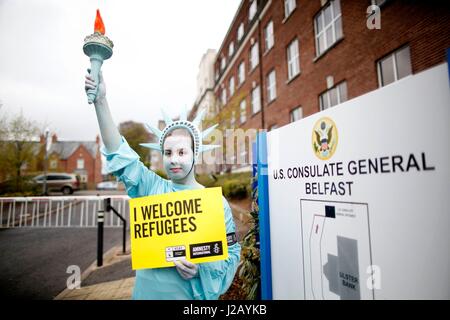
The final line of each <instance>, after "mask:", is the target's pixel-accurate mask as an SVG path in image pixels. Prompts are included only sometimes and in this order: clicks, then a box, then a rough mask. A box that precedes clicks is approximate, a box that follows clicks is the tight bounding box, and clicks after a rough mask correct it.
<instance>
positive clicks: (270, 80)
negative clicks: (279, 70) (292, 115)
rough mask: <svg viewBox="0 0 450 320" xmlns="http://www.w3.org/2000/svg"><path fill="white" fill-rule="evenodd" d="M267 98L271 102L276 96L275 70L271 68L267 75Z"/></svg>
mask: <svg viewBox="0 0 450 320" xmlns="http://www.w3.org/2000/svg"><path fill="white" fill-rule="evenodd" d="M266 80H267V100H268V102H269V103H270V102H272V101H273V100H275V99H276V97H277V76H276V73H275V70H272V71H270V72H269V74H268V75H267V78H266Z"/></svg>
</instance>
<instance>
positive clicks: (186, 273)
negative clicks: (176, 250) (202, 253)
mask: <svg viewBox="0 0 450 320" xmlns="http://www.w3.org/2000/svg"><path fill="white" fill-rule="evenodd" d="M174 263H175V266H176V268H177V271H178V273H179V274H180V276H181V277H182V278H183V279H184V280H189V279H192V278H194V277H195V276H196V275H197V274H198V266H197V265H196V264H195V263H192V262H189V261H187V260H178V261H174Z"/></svg>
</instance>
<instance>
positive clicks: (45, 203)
mask: <svg viewBox="0 0 450 320" xmlns="http://www.w3.org/2000/svg"><path fill="white" fill-rule="evenodd" d="M107 198H110V199H111V200H110V201H111V202H110V206H112V207H113V208H116V211H118V212H121V213H122V215H123V216H124V218H123V219H126V220H128V217H129V215H128V214H127V212H128V210H129V209H128V200H129V197H128V196H127V195H114V196H111V195H110V196H106V195H104V196H66V197H5V198H0V228H21V227H41V228H54V227H58V228H60V227H82V228H96V227H97V212H98V211H99V210H100V208H101V206H102V202H103V201H104V199H107ZM104 226H105V227H113V228H115V227H122V225H121V218H120V217H118V216H117V215H116V214H115V213H114V212H113V211H111V210H110V211H106V212H105V215H104Z"/></svg>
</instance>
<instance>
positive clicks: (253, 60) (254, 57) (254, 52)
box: [250, 42, 259, 70]
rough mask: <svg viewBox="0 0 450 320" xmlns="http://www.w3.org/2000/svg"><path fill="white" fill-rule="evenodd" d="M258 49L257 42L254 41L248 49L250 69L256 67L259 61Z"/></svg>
mask: <svg viewBox="0 0 450 320" xmlns="http://www.w3.org/2000/svg"><path fill="white" fill-rule="evenodd" d="M258 54H259V51H258V42H255V43H254V44H253V46H252V48H251V49H250V70H253V69H255V68H256V66H257V65H258V63H259V56H258Z"/></svg>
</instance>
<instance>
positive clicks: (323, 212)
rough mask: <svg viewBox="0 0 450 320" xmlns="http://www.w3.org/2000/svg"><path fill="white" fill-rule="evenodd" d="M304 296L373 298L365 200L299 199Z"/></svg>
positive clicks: (317, 297)
mask: <svg viewBox="0 0 450 320" xmlns="http://www.w3.org/2000/svg"><path fill="white" fill-rule="evenodd" d="M300 208H301V221H302V222H301V224H302V243H303V265H304V289H305V298H306V299H313V300H327V299H341V300H346V299H374V293H373V289H371V288H369V287H368V286H367V284H366V283H367V279H368V278H369V276H370V274H368V273H367V270H368V268H369V267H370V266H371V265H372V262H371V260H372V259H371V248H370V232H369V211H368V205H367V204H365V203H347V202H333V201H317V200H305V199H301V201H300Z"/></svg>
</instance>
